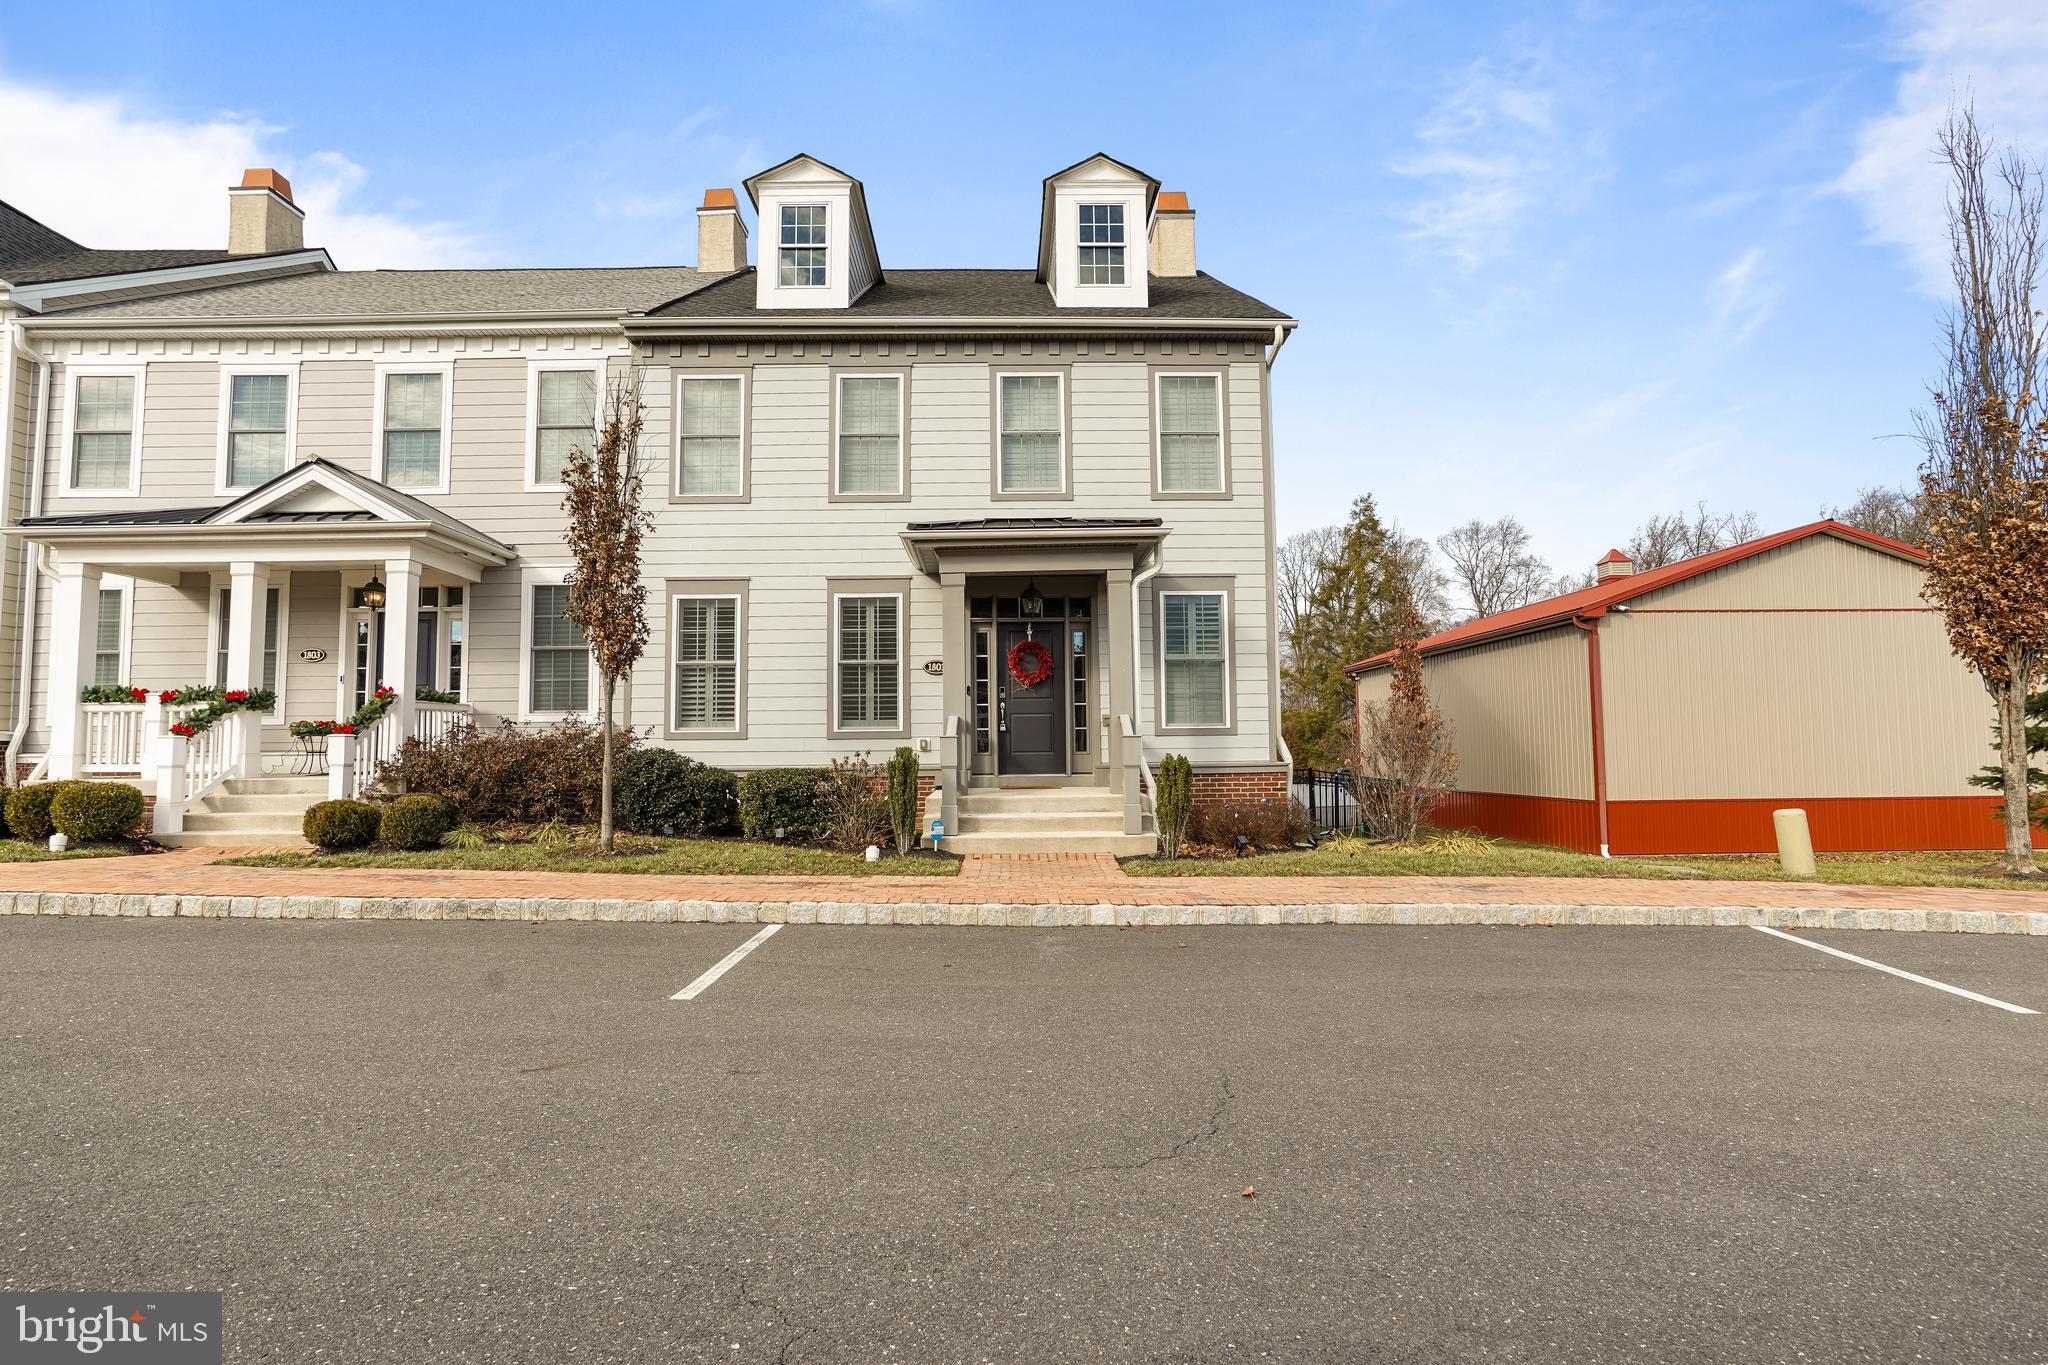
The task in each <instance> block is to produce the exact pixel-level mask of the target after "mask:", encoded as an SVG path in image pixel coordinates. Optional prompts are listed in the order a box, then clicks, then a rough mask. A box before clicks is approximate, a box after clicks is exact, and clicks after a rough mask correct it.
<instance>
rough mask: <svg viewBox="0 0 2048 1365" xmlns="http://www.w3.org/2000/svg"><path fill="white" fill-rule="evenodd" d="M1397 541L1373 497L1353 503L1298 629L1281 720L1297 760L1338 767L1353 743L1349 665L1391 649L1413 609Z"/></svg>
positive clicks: (1353, 705)
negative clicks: (1382, 519)
mask: <svg viewBox="0 0 2048 1365" xmlns="http://www.w3.org/2000/svg"><path fill="white" fill-rule="evenodd" d="M1400 548H1401V547H1400V544H1399V542H1398V539H1397V537H1395V536H1394V535H1393V534H1392V533H1391V532H1389V531H1388V529H1387V527H1386V524H1385V523H1384V522H1382V521H1381V520H1380V515H1379V509H1378V508H1377V507H1375V506H1374V505H1373V500H1372V498H1371V497H1370V496H1367V497H1362V498H1360V499H1358V500H1357V501H1356V502H1354V503H1352V504H1351V518H1350V520H1349V521H1347V522H1346V523H1345V524H1344V527H1343V534H1342V536H1341V537H1340V538H1339V539H1338V541H1337V544H1336V545H1335V547H1334V548H1332V549H1331V550H1330V552H1329V553H1328V555H1327V556H1326V557H1325V558H1324V559H1323V560H1322V562H1321V564H1320V565H1319V566H1318V567H1319V570H1320V572H1319V573H1318V574H1317V575H1316V579H1317V581H1316V583H1315V586H1314V589H1313V591H1312V592H1311V593H1310V595H1309V597H1308V600H1307V601H1306V602H1305V603H1303V604H1302V606H1301V608H1300V610H1299V612H1298V614H1297V616H1296V619H1295V624H1294V634H1293V638H1292V640H1291V641H1290V644H1291V646H1292V647H1291V649H1290V650H1289V652H1288V659H1287V665H1286V668H1285V670H1284V674H1285V682H1286V689H1285V695H1286V696H1288V697H1289V698H1291V699H1292V704H1291V705H1289V706H1288V707H1287V708H1286V710H1285V712H1284V713H1283V715H1282V718H1281V723H1282V726H1283V727H1284V729H1283V733H1285V734H1286V736H1287V747H1288V748H1289V749H1291V750H1292V751H1293V752H1294V761H1295V762H1296V763H1300V764H1303V765H1305V766H1308V767H1314V768H1340V767H1342V766H1344V764H1345V763H1346V762H1347V761H1348V760H1349V758H1350V755H1351V750H1352V747H1353V745H1354V742H1355V733H1354V731H1355V726H1356V722H1355V714H1356V710H1357V691H1356V689H1355V687H1354V686H1353V684H1352V681H1351V679H1349V678H1347V677H1345V676H1344V669H1345V666H1346V665H1348V664H1355V663H1357V662H1358V661H1359V660H1360V659H1368V658H1371V657H1372V656H1373V655H1375V654H1379V653H1383V652H1384V651H1386V650H1388V649H1391V648H1393V646H1394V642H1395V640H1396V639H1398V638H1399V635H1400V626H1401V623H1402V622H1403V621H1404V620H1406V619H1408V617H1409V614H1410V613H1411V611H1412V608H1411V606H1410V600H1409V586H1408V583H1407V575H1406V573H1405V572H1404V568H1403V565H1404V560H1403V558H1402V556H1401V554H1400Z"/></svg>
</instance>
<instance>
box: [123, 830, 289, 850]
mask: <svg viewBox="0 0 2048 1365" xmlns="http://www.w3.org/2000/svg"><path fill="white" fill-rule="evenodd" d="M150 837H151V838H153V839H155V840H156V841H157V842H158V843H160V844H162V845H163V846H164V847H165V848H311V847H312V845H311V844H309V843H307V842H306V841H305V839H304V838H303V837H302V836H301V835H300V834H299V832H298V831H297V830H293V831H292V832H291V833H290V834H264V833H262V832H260V831H258V832H255V833H251V832H249V831H247V830H234V831H232V832H224V831H220V830H212V831H203V830H194V831H188V832H186V833H184V834H156V835H152V836H150Z"/></svg>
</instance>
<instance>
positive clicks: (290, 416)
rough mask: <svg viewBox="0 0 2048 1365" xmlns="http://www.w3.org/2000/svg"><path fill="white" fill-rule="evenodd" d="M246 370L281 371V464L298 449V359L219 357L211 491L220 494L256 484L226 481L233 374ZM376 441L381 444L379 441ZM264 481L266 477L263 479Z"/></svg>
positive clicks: (232, 494)
mask: <svg viewBox="0 0 2048 1365" xmlns="http://www.w3.org/2000/svg"><path fill="white" fill-rule="evenodd" d="M249 374H281V375H283V376H284V378H285V388H284V467H285V469H287V470H289V469H290V468H292V466H294V465H296V464H297V463H298V462H299V461H298V453H299V362H298V361H296V360H269V361H253V360H252V361H248V362H242V361H223V362H222V363H221V366H220V425H219V429H218V431H217V432H216V433H215V441H214V454H213V493H214V496H215V497H220V498H239V497H240V496H242V494H244V493H246V492H248V491H249V490H250V489H251V488H256V487H258V486H259V485H257V484H253V483H252V484H248V485H245V486H243V487H241V488H236V487H234V486H233V485H231V484H229V483H228V438H229V437H230V435H232V433H231V431H230V430H229V427H230V424H231V423H232V422H233V420H234V408H235V377H236V376H237V375H249ZM378 445H379V447H380V448H381V447H382V445H383V441H382V440H381V439H380V440H379V441H378ZM266 482H267V480H266Z"/></svg>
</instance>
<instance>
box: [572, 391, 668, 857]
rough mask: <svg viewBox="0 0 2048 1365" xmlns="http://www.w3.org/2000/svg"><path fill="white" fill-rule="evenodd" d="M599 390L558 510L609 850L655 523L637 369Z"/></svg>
mask: <svg viewBox="0 0 2048 1365" xmlns="http://www.w3.org/2000/svg"><path fill="white" fill-rule="evenodd" d="M603 397H604V406H603V410H602V412H601V413H600V417H601V419H602V425H601V426H600V427H599V428H598V431H597V440H596V442H595V444H594V448H593V449H591V450H588V451H586V450H584V449H582V448H581V447H580V446H579V447H575V448H572V449H571V450H570V451H569V460H568V464H567V465H566V466H565V467H564V469H563V470H562V485H563V487H564V488H565V489H566V490H567V491H566V492H564V493H563V494H562V510H563V511H564V512H565V513H567V514H568V520H569V527H568V533H567V539H568V543H569V554H570V557H571V558H572V559H573V560H574V561H575V568H574V570H573V571H572V572H571V573H570V575H569V585H568V586H569V605H568V609H567V611H566V613H565V614H566V615H567V616H568V618H569V620H571V621H573V622H574V623H575V624H576V626H577V628H578V629H580V630H581V631H582V632H583V638H584V640H585V641H587V642H588V643H589V645H590V654H591V658H592V659H593V660H595V662H596V664H597V675H598V680H599V683H600V685H601V686H602V687H603V697H602V699H601V700H600V703H599V707H600V709H599V724H600V725H601V727H602V729H603V731H604V756H603V759H602V778H601V780H602V794H601V797H600V800H599V803H598V838H599V840H600V841H601V842H602V844H603V847H604V851H605V852H606V853H610V852H611V851H612V848H613V834H614V831H613V828H612V767H613V754H614V749H615V747H616V746H615V745H614V742H613V733H614V724H613V716H612V705H613V700H614V698H615V697H616V695H617V693H618V687H619V679H621V678H623V677H625V676H626V674H627V673H629V672H630V671H631V670H632V667H633V665H634V664H635V663H636V662H638V660H639V658H640V655H641V654H642V653H643V652H644V651H645V650H646V648H647V591H646V588H645V586H644V585H643V584H642V583H641V580H640V542H641V541H642V540H643V539H645V538H646V536H647V533H648V532H649V531H651V530H652V529H653V527H654V517H653V515H652V514H651V513H650V512H648V510H647V508H646V507H645V505H643V504H642V502H641V485H642V482H643V478H642V476H643V474H644V469H643V464H644V460H645V457H644V456H643V454H642V453H641V450H640V430H641V427H642V426H643V424H644V423H645V420H646V414H645V412H644V410H643V407H642V404H641V401H640V376H639V374H637V373H632V374H628V375H626V376H625V377H624V378H621V379H617V380H614V381H612V383H611V384H610V385H609V386H608V387H607V388H606V390H605V393H604V395H603Z"/></svg>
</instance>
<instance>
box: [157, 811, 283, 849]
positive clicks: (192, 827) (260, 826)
mask: <svg viewBox="0 0 2048 1365" xmlns="http://www.w3.org/2000/svg"><path fill="white" fill-rule="evenodd" d="M305 827H306V820H305V812H304V811H242V810H238V811H209V810H205V809H194V810H188V811H186V812H185V829H186V830H187V832H189V833H192V834H233V833H237V832H240V833H244V834H250V835H260V836H262V837H261V838H258V839H256V840H255V842H256V843H262V842H264V841H265V840H268V839H269V838H271V837H272V836H273V835H290V836H291V837H293V838H298V837H299V834H300V831H301V830H303V829H304V828H305Z"/></svg>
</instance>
